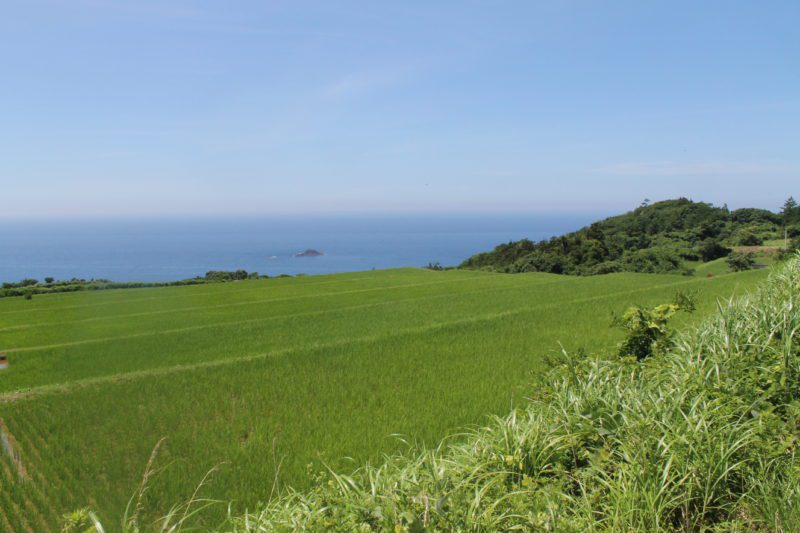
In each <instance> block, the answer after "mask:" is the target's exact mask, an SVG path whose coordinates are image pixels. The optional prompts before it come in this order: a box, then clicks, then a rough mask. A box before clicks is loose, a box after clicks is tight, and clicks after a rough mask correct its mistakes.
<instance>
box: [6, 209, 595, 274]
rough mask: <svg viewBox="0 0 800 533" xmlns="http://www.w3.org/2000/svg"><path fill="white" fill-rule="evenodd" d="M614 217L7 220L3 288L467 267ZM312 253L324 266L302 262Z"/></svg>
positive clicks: (311, 260) (312, 260) (309, 260)
mask: <svg viewBox="0 0 800 533" xmlns="http://www.w3.org/2000/svg"><path fill="white" fill-rule="evenodd" d="M603 216H605V215H601V214H597V213H595V214H589V213H586V214H547V215H544V214H531V215H517V214H514V215H484V214H480V215H444V214H443V215H358V216H356V215H351V216H333V215H330V216H319V215H318V216H306V217H301V216H283V217H278V216H263V217H256V216H247V217H245V216H241V217H236V216H228V217H169V218H167V217H162V218H155V217H148V218H133V217H124V218H123V217H120V218H110V217H109V218H85V219H74V218H72V219H67V218H64V219H58V218H52V219H0V282H14V281H20V280H21V279H23V278H35V279H38V280H40V281H41V280H42V279H44V278H45V277H48V276H51V277H54V278H56V279H71V278H84V279H91V278H94V279H110V280H113V281H146V282H155V281H176V280H180V279H187V278H193V277H196V276H203V275H205V273H206V272H207V271H209V270H238V269H244V270H247V271H249V272H258V273H260V274H266V275H269V276H277V275H280V274H289V275H298V274H306V275H314V274H331V273H337V272H353V271H362V270H372V269H386V268H400V267H423V266H425V265H427V264H428V263H439V264H441V265H442V266H445V267H448V266H457V265H458V264H460V263H461V262H462V261H464V260H465V259H467V258H468V257H470V256H471V255H473V254H476V253H479V252H484V251H488V250H491V249H493V248H494V247H495V246H497V245H498V244H501V243H504V242H509V241H516V240H520V239H523V238H528V239H531V240H533V241H539V240H543V239H548V238H550V237H553V236H555V235H561V234H563V233H568V232H570V231H574V230H577V229H579V228H581V227H583V226H585V225H587V224H590V223H591V222H593V221H594V220H597V219H598V218H601V217H603ZM307 249H313V250H318V251H320V252H322V254H323V255H321V256H318V257H297V255H296V254H298V253H301V252H303V251H304V250H307Z"/></svg>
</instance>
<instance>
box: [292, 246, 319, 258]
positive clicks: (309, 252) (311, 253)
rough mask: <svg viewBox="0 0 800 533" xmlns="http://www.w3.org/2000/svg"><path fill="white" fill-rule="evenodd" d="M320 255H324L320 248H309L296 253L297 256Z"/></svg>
mask: <svg viewBox="0 0 800 533" xmlns="http://www.w3.org/2000/svg"><path fill="white" fill-rule="evenodd" d="M320 255H324V254H323V253H322V252H320V251H318V250H314V249H311V248H309V249H308V250H306V251H305V252H299V253H296V254H294V256H295V257H319V256H320Z"/></svg>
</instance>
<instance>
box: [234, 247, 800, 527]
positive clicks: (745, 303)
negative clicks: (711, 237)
mask: <svg viewBox="0 0 800 533" xmlns="http://www.w3.org/2000/svg"><path fill="white" fill-rule="evenodd" d="M798 304H800V256H798V257H796V258H793V259H792V260H790V261H789V262H788V263H787V264H786V266H785V267H784V268H783V269H782V270H780V271H779V272H777V273H775V274H773V275H772V276H771V277H770V278H769V280H768V281H767V282H766V283H765V284H764V285H763V287H762V288H761V289H760V290H759V291H757V292H756V293H754V294H752V295H749V296H745V297H743V298H741V299H738V300H731V301H729V302H727V303H725V304H721V305H720V308H719V310H718V312H717V313H716V314H715V315H714V316H713V318H711V319H709V320H707V321H706V322H705V323H704V324H703V325H702V326H701V327H699V328H697V329H695V330H693V331H691V332H689V333H687V334H684V335H682V336H680V337H679V339H678V341H677V344H676V346H675V347H674V348H673V349H672V350H670V351H669V352H668V353H666V354H664V355H661V356H658V357H654V358H651V359H649V360H647V361H646V362H644V363H640V362H637V361H635V360H632V359H612V360H609V359H607V358H601V357H585V356H581V357H578V356H572V355H568V354H565V355H564V360H563V361H562V363H561V364H560V365H559V366H558V367H557V368H555V369H554V370H553V371H552V372H551V373H550V374H548V377H547V386H545V387H543V388H542V389H541V391H540V392H539V393H537V394H536V396H535V397H534V398H531V401H530V403H529V404H528V405H527V406H525V407H524V408H522V409H518V410H516V411H514V412H512V413H511V414H510V415H508V416H506V417H502V418H495V419H494V420H493V421H492V423H491V424H490V425H488V426H486V427H484V428H481V429H477V430H474V431H472V432H471V433H470V434H469V435H468V436H467V437H466V438H463V439H456V440H453V441H451V442H444V443H442V444H441V445H439V446H438V447H436V448H434V449H429V450H421V451H419V452H418V453H412V454H402V455H394V456H389V457H386V458H385V461H383V462H381V463H380V464H376V465H366V466H364V467H362V468H360V469H359V470H357V471H356V472H355V473H353V474H352V475H342V474H338V473H336V472H334V471H330V470H328V471H322V472H319V473H318V474H317V478H316V482H315V485H314V487H313V488H312V489H310V490H305V491H294V490H291V489H287V490H284V491H283V493H282V494H281V495H280V496H279V497H278V498H275V499H273V501H271V502H269V503H267V504H264V505H263V506H261V507H260V508H259V509H257V510H254V511H253V512H250V513H247V514H245V515H243V516H240V517H234V518H232V519H231V523H230V528H231V529H232V530H235V531H290V530H312V531H316V530H336V531H398V532H399V531H423V530H426V531H497V530H506V531H508V530H510V531H514V530H518V531H529V530H540V531H775V532H783V531H786V532H789V531H800V489H799V488H798V487H800V461H798V457H797V443H798V441H797V432H798V421H800V353H799V351H798V347H799V346H800V342H799V341H800V305H798Z"/></svg>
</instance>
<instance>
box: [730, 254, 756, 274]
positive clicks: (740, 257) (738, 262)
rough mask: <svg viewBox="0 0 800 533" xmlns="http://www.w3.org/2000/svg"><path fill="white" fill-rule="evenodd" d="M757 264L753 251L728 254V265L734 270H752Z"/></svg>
mask: <svg viewBox="0 0 800 533" xmlns="http://www.w3.org/2000/svg"><path fill="white" fill-rule="evenodd" d="M755 264H756V259H755V256H754V255H753V254H752V253H751V252H747V253H743V252H733V253H731V255H729V256H728V266H729V267H730V269H731V270H733V271H734V272H742V271H744V270H750V269H751V268H753V266H754V265H755Z"/></svg>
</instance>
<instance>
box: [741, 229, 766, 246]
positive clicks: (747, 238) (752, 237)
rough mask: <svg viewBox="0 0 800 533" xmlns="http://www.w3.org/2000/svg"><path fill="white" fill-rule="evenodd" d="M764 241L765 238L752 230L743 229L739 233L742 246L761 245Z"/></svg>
mask: <svg viewBox="0 0 800 533" xmlns="http://www.w3.org/2000/svg"><path fill="white" fill-rule="evenodd" d="M763 243H764V239H762V238H761V237H759V236H758V235H756V234H755V233H753V232H751V231H743V232H742V233H740V234H739V245H740V246H760V245H762V244H763Z"/></svg>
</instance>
